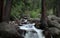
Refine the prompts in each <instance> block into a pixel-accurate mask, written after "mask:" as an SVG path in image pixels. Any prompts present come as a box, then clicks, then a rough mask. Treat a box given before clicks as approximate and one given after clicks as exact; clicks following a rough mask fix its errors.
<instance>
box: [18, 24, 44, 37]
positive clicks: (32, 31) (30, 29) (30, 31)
mask: <svg viewBox="0 0 60 38" xmlns="http://www.w3.org/2000/svg"><path fill="white" fill-rule="evenodd" d="M34 25H35V23H33V24H23V25H22V26H19V28H20V29H22V30H26V31H27V33H26V34H25V36H24V38H45V36H44V35H43V33H42V32H43V30H41V29H37V28H35V27H34Z"/></svg>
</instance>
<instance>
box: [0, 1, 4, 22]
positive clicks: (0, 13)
mask: <svg viewBox="0 0 60 38" xmlns="http://www.w3.org/2000/svg"><path fill="white" fill-rule="evenodd" d="M3 3H4V0H0V22H2V13H3Z"/></svg>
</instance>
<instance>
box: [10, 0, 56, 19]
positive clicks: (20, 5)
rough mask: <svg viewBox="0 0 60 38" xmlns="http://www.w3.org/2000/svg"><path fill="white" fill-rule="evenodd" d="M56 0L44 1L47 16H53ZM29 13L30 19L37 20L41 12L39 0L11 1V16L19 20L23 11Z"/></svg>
mask: <svg viewBox="0 0 60 38" xmlns="http://www.w3.org/2000/svg"><path fill="white" fill-rule="evenodd" d="M55 2H56V0H46V6H47V15H51V14H53V7H54V5H55V4H56V3H55ZM26 9H28V11H30V13H29V14H30V17H32V18H37V17H39V16H38V15H39V14H40V12H41V0H13V2H12V10H11V16H13V17H14V16H15V17H17V18H20V17H21V16H22V15H24V14H25V11H27V10H26Z"/></svg>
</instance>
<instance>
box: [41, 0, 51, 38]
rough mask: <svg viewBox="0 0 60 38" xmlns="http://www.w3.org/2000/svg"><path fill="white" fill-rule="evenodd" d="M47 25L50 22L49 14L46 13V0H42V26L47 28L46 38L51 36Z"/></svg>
mask: <svg viewBox="0 0 60 38" xmlns="http://www.w3.org/2000/svg"><path fill="white" fill-rule="evenodd" d="M47 26H48V24H47V15H46V0H42V15H41V28H42V29H44V30H45V38H51V35H50V32H49V30H48V28H47Z"/></svg>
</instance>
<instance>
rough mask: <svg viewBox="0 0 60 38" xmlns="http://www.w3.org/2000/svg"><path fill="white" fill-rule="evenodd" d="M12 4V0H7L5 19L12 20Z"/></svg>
mask: <svg viewBox="0 0 60 38" xmlns="http://www.w3.org/2000/svg"><path fill="white" fill-rule="evenodd" d="M11 6H12V0H6V5H5V8H4V10H3V11H4V12H3V15H2V16H3V18H2V20H3V21H9V20H10V12H11Z"/></svg>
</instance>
